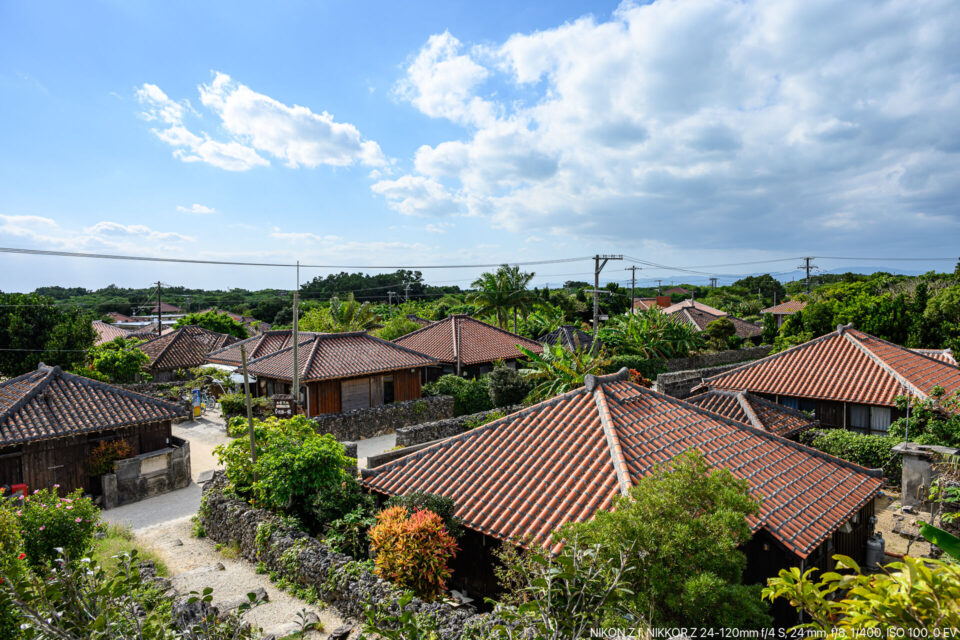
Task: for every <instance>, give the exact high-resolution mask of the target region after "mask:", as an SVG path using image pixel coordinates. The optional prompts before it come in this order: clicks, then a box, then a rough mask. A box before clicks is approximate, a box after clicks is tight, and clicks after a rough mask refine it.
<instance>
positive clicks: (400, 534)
mask: <svg viewBox="0 0 960 640" xmlns="http://www.w3.org/2000/svg"><path fill="white" fill-rule="evenodd" d="M368 537H369V539H370V545H371V546H372V547H373V550H374V551H375V552H376V554H377V555H376V558H375V560H374V562H375V563H376V569H375V571H376V574H377V575H378V576H380V577H381V578H383V579H384V580H389V581H390V582H393V583H394V584H395V585H397V586H398V587H400V588H403V589H410V590H411V591H413V592H414V593H415V594H417V596H419V597H420V598H422V599H424V600H427V601H431V600H436V599H437V598H439V597H440V596H442V595H443V594H444V593H445V592H446V589H447V579H449V578H450V573H451V571H450V566H449V562H450V561H451V560H452V559H453V558H454V556H455V555H456V554H457V551H459V549H458V548H457V542H456V540H455V539H454V537H453V536H452V535H450V533H449V532H448V531H447V528H446V527H445V526H444V524H443V519H442V518H440V516H438V515H437V514H435V513H434V512H432V511H427V510H421V509H417V510H415V511H414V512H413V513H412V514H411V513H410V512H409V511H407V508H406V507H403V506H396V507H390V508H389V509H384V510H383V511H381V512H380V513H379V514H377V524H376V525H374V526H373V527H372V528H371V529H370V533H369V536H368Z"/></svg>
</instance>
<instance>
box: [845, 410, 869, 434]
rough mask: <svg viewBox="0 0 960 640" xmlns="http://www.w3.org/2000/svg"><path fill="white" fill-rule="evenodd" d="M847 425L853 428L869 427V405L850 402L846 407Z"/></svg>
mask: <svg viewBox="0 0 960 640" xmlns="http://www.w3.org/2000/svg"><path fill="white" fill-rule="evenodd" d="M848 414H849V421H848V422H849V425H850V427H851V428H853V429H864V430H866V429H869V428H870V407H868V406H867V405H865V404H851V405H849V409H848Z"/></svg>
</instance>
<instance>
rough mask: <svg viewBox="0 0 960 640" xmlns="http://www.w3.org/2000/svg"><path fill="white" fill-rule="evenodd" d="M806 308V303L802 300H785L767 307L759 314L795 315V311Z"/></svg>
mask: <svg viewBox="0 0 960 640" xmlns="http://www.w3.org/2000/svg"><path fill="white" fill-rule="evenodd" d="M806 306H807V303H806V302H804V301H802V300H787V301H786V302H781V303H780V304H775V305H773V306H772V307H767V308H766V309H764V310H763V311H761V312H760V313H772V314H775V315H780V316H788V315H791V314H794V313H796V312H797V311H803V310H804V308H806Z"/></svg>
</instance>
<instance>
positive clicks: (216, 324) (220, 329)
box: [173, 311, 249, 340]
mask: <svg viewBox="0 0 960 640" xmlns="http://www.w3.org/2000/svg"><path fill="white" fill-rule="evenodd" d="M190 325H193V326H196V327H202V328H204V329H207V330H209V331H216V332H217V333H225V334H227V335H230V336H233V337H234V338H240V339H241V340H242V339H244V338H246V337H248V335H249V334H248V333H247V329H246V327H244V326H243V325H242V324H240V323H239V322H237V321H236V320H234V319H233V318H231V317H230V316H228V315H227V314H226V313H221V312H219V311H207V312H206V313H188V314H187V315H185V316H183V317H182V318H180V319H179V320H177V322H176V324H174V325H173V327H174V328H175V329H179V328H180V327H186V326H190Z"/></svg>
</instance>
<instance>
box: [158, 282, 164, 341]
mask: <svg viewBox="0 0 960 640" xmlns="http://www.w3.org/2000/svg"><path fill="white" fill-rule="evenodd" d="M162 286H163V285H162V284H160V281H159V280H157V337H158V338H159V337H160V336H162V335H163V309H161V308H160V288H161V287H162Z"/></svg>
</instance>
